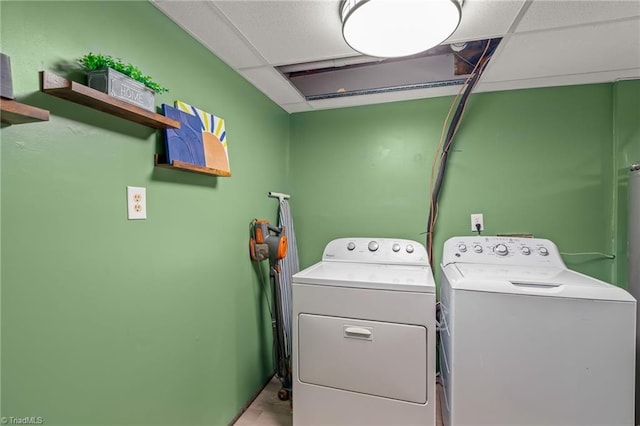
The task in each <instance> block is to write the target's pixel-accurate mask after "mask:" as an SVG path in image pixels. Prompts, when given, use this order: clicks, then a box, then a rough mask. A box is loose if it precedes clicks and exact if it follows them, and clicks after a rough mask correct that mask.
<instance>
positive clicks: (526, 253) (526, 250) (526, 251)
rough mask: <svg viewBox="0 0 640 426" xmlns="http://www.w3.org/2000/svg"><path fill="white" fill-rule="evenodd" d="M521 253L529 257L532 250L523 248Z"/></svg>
mask: <svg viewBox="0 0 640 426" xmlns="http://www.w3.org/2000/svg"><path fill="white" fill-rule="evenodd" d="M520 251H521V252H522V254H524V255H525V256H529V255H530V254H531V249H530V248H529V247H526V246H525V247H522V248H521V249H520Z"/></svg>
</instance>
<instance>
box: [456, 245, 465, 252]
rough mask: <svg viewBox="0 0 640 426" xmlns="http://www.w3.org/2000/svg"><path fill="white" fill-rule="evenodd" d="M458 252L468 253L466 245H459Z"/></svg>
mask: <svg viewBox="0 0 640 426" xmlns="http://www.w3.org/2000/svg"><path fill="white" fill-rule="evenodd" d="M458 251H460V252H462V253H464V252H466V251H467V246H466V244H458Z"/></svg>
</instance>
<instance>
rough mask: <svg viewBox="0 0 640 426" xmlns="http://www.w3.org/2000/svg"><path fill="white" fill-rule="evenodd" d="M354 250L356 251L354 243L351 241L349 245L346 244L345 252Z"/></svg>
mask: <svg viewBox="0 0 640 426" xmlns="http://www.w3.org/2000/svg"><path fill="white" fill-rule="evenodd" d="M355 249H356V243H354V242H353V241H351V242H350V243H349V244H347V250H349V251H353V250H355Z"/></svg>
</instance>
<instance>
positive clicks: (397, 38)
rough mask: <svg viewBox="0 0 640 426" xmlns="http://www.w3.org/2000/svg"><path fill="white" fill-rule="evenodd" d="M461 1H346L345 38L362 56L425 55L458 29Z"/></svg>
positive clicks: (344, 2)
mask: <svg viewBox="0 0 640 426" xmlns="http://www.w3.org/2000/svg"><path fill="white" fill-rule="evenodd" d="M461 4H462V0H459V1H458V0H343V2H342V7H341V13H340V18H341V20H342V35H343V37H344V39H345V41H346V42H347V44H348V45H349V46H351V47H352V48H353V49H355V50H357V51H358V52H360V53H363V54H365V55H370V56H377V57H381V58H395V57H400V56H409V55H414V54H416V53H420V52H424V51H425V50H428V49H430V48H432V47H434V46H437V45H439V44H440V43H442V42H443V41H445V40H446V39H447V38H449V36H451V34H453V32H454V31H455V30H456V28H458V24H460V17H461V10H460V9H461Z"/></svg>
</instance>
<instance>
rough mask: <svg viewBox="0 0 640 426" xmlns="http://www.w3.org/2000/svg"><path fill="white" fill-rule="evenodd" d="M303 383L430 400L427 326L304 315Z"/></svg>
mask: <svg viewBox="0 0 640 426" xmlns="http://www.w3.org/2000/svg"><path fill="white" fill-rule="evenodd" d="M298 354H299V355H298V378H299V380H300V381H301V382H304V383H309V384H314V385H320V386H326V387H330V388H335V389H343V390H347V391H352V392H359V393H363V394H368V395H375V396H381V397H385V398H392V399H398V400H402V401H408V402H413V403H418V404H425V403H426V402H427V381H428V380H430V379H431V380H433V378H432V377H428V375H427V329H426V328H425V327H423V326H416V325H407V324H394V323H388V322H379V321H362V320H355V319H351V318H340V317H331V316H322V315H311V314H300V315H299V316H298Z"/></svg>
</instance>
